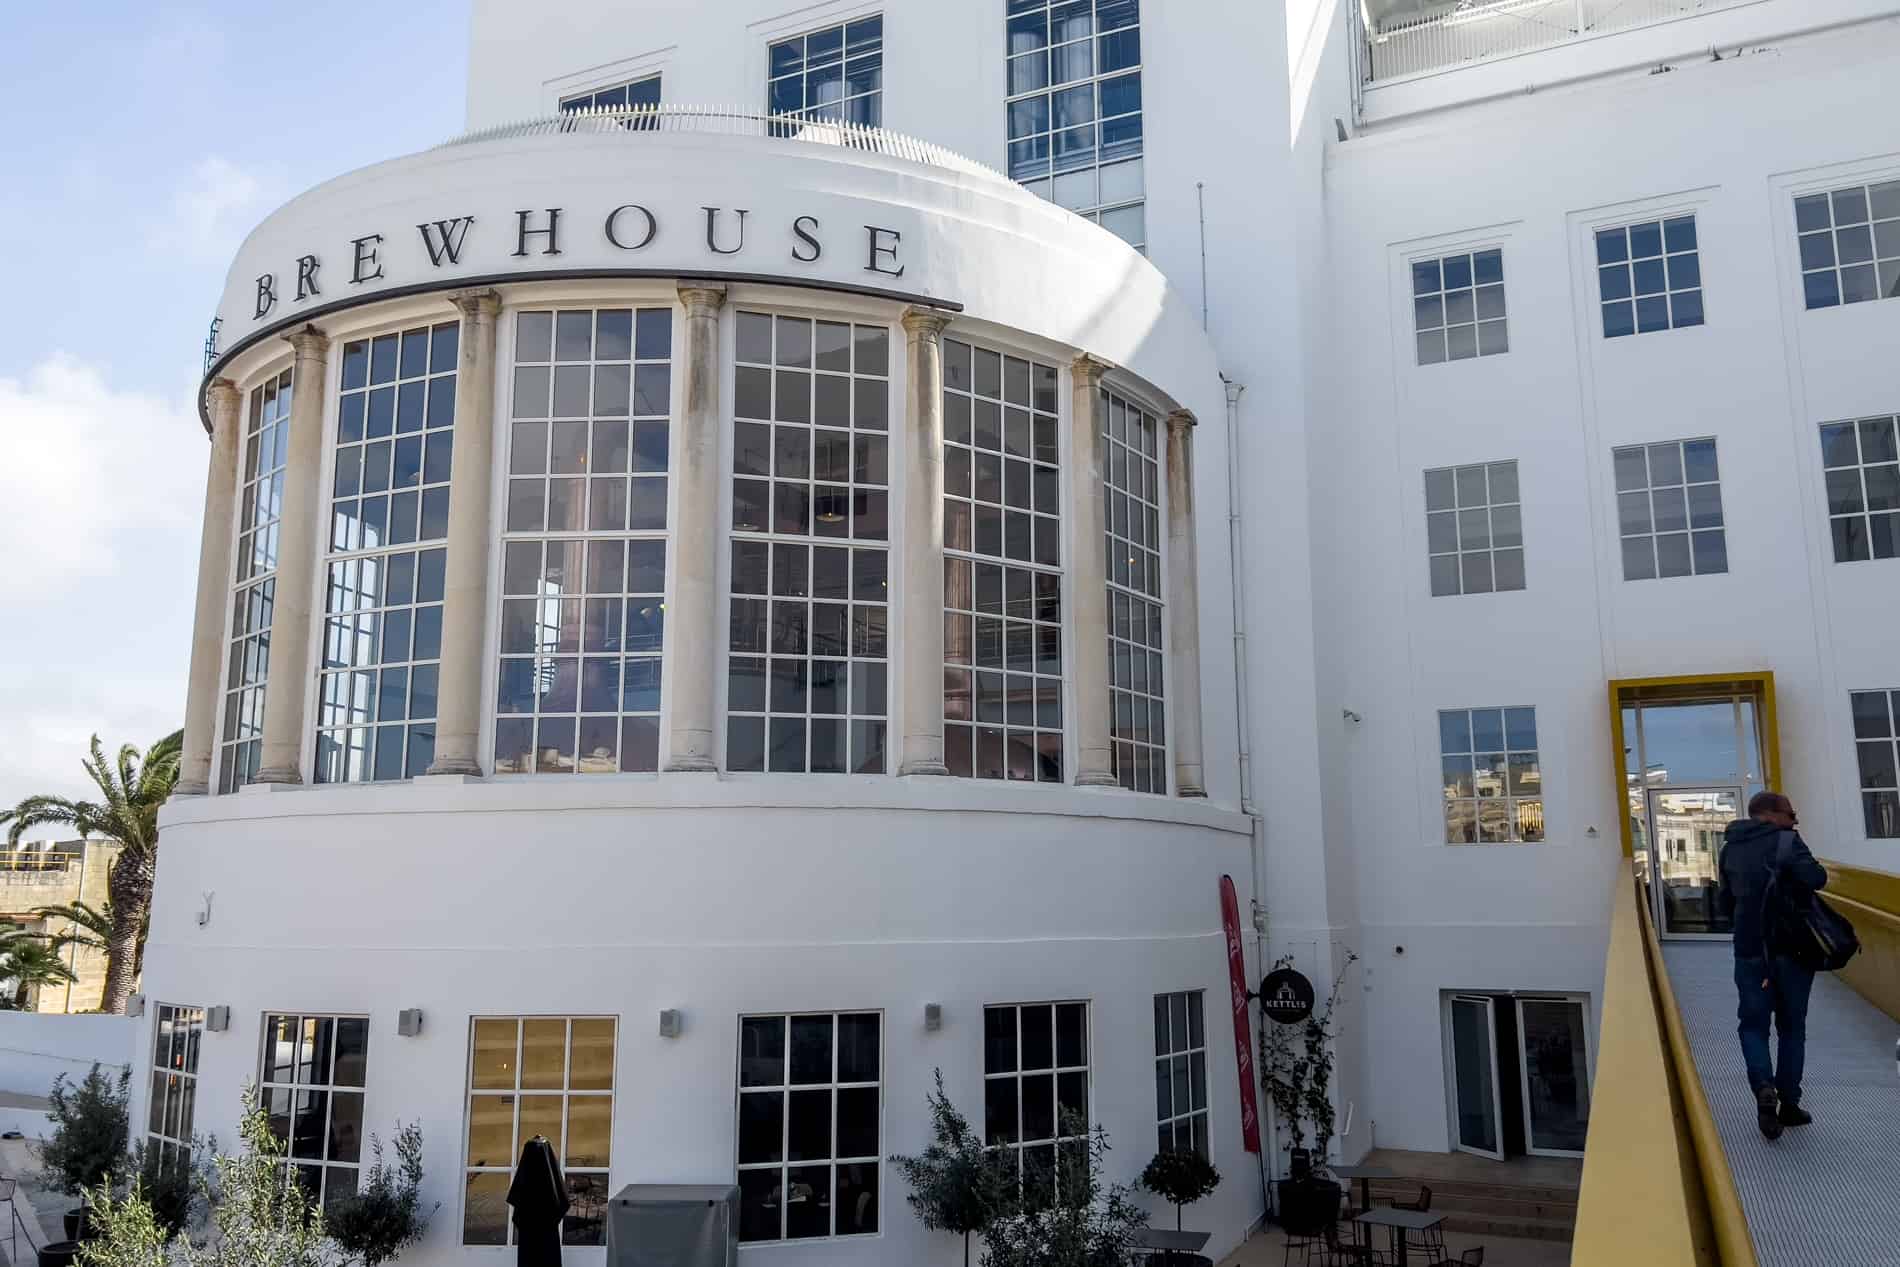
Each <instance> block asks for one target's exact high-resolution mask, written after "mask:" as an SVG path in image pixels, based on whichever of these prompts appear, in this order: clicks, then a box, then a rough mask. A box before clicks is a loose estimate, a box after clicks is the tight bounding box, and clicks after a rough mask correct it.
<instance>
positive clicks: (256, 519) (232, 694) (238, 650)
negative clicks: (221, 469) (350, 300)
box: [218, 370, 291, 792]
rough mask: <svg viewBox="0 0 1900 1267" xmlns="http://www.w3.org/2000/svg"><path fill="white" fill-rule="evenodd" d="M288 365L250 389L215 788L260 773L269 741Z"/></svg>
mask: <svg viewBox="0 0 1900 1267" xmlns="http://www.w3.org/2000/svg"><path fill="white" fill-rule="evenodd" d="M290 397H291V371H289V370H285V371H284V372H283V373H281V374H275V375H272V376H271V377H270V378H269V379H266V380H265V381H264V383H263V384H262V385H261V386H259V387H257V388H254V389H253V390H252V392H251V401H250V409H249V410H248V411H247V412H246V414H245V419H246V422H245V427H244V471H243V481H244V483H243V487H241V488H240V489H239V490H238V525H237V531H238V536H237V571H236V578H235V582H236V583H235V588H234V589H233V591H232V595H231V627H230V629H231V649H230V660H229V664H228V666H227V668H226V670H225V678H224V681H225V695H224V726H223V729H222V732H221V743H220V748H219V752H218V790H219V791H220V792H234V791H236V790H237V789H238V788H240V787H242V786H243V785H245V784H246V783H249V782H250V781H251V780H252V779H254V778H256V777H257V765H258V757H259V755H260V752H261V750H262V747H263V742H264V684H265V681H266V679H268V678H269V677H270V626H271V609H272V607H273V606H274V605H275V603H276V600H277V534H278V520H279V519H280V518H281V517H282V515H283V513H284V465H285V463H286V461H287V460H288V458H289V456H290Z"/></svg>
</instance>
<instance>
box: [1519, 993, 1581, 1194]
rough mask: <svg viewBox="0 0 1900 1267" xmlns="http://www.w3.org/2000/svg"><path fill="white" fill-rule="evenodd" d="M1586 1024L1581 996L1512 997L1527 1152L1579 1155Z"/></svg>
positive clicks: (1549, 1154)
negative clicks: (1513, 999) (1572, 997)
mask: <svg viewBox="0 0 1900 1267" xmlns="http://www.w3.org/2000/svg"><path fill="white" fill-rule="evenodd" d="M1587 1030H1588V1018H1587V1017H1586V1015H1585V1013H1584V1001H1583V1000H1582V999H1566V998H1554V999H1553V998H1522V997H1521V998H1519V999H1518V1000H1517V1036H1518V1044H1519V1054H1520V1055H1521V1056H1522V1058H1523V1059H1522V1062H1521V1065H1520V1067H1521V1068H1522V1069H1523V1071H1524V1078H1523V1092H1524V1143H1525V1149H1526V1151H1528V1152H1532V1153H1537V1154H1540V1155H1544V1156H1555V1157H1581V1156H1583V1139H1584V1135H1585V1133H1586V1132H1587V1130H1588V1129H1589V1125H1590V1053H1589V1047H1588V1038H1587V1036H1586V1033H1587Z"/></svg>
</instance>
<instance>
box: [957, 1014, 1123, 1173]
mask: <svg viewBox="0 0 1900 1267" xmlns="http://www.w3.org/2000/svg"><path fill="white" fill-rule="evenodd" d="M1035 1007H1046V1008H1048V1009H1049V1060H1050V1064H1049V1068H1048V1069H1046V1070H1045V1069H1028V1070H1025V1069H1024V1068H1023V1011H1024V1009H1025V1008H1035ZM1064 1007H1080V1008H1081V1009H1082V1047H1083V1051H1082V1063H1081V1064H1079V1065H1065V1064H1063V1063H1062V1049H1061V1043H1060V1040H1059V1038H1058V1034H1059V1033H1060V1031H1061V1021H1060V1019H1059V1018H1060V1015H1061V1011H1060V1009H1062V1008H1064ZM993 1011H1008V1012H1009V1013H1010V1014H1011V1016H1012V1018H1013V1019H1014V1021H1015V1023H1016V1067H1015V1068H1014V1069H1011V1070H1005V1071H1001V1072H997V1073H992V1072H990V1069H989V1052H988V1049H987V1042H988V1033H989V1014H990V1013H991V1012H993ZM1095 1037H1096V1036H1095V1007H1094V1003H1093V1002H1092V1001H1091V1000H1089V999H1078V998H1068V999H1051V1000H1038V999H1030V1000H1027V1001H1025V1002H1020V1003H985V1004H984V1005H983V1033H982V1034H980V1035H979V1036H978V1042H980V1043H984V1044H986V1046H985V1047H984V1049H983V1050H982V1051H981V1052H980V1053H979V1062H980V1065H981V1068H982V1070H983V1108H982V1112H983V1123H984V1125H983V1127H982V1135H983V1141H984V1143H985V1145H986V1146H988V1147H991V1148H1001V1149H1007V1150H1008V1151H1010V1152H1012V1153H1014V1154H1015V1157H1014V1161H1015V1166H1016V1178H1017V1183H1018V1184H1019V1185H1020V1184H1022V1183H1023V1182H1025V1181H1026V1179H1027V1178H1028V1176H1027V1173H1026V1169H1025V1167H1026V1165H1027V1162H1026V1161H1025V1154H1026V1153H1027V1152H1028V1150H1029V1149H1031V1148H1040V1147H1043V1146H1045V1145H1046V1146H1048V1147H1049V1148H1050V1150H1051V1153H1052V1156H1053V1157H1054V1158H1055V1159H1056V1170H1055V1174H1056V1176H1057V1177H1058V1178H1059V1176H1060V1172H1061V1157H1062V1152H1063V1148H1064V1146H1065V1145H1066V1146H1068V1147H1069V1148H1072V1149H1081V1150H1086V1149H1087V1148H1088V1146H1089V1134H1088V1132H1089V1131H1091V1130H1093V1129H1094V1126H1095V1084H1096V1074H1095V1069H1094V1063H1093V1062H1094V1058H1095V1051H1096V1041H1095ZM1077 1073H1079V1074H1081V1075H1082V1076H1083V1078H1084V1079H1085V1088H1086V1090H1085V1093H1084V1096H1085V1104H1084V1115H1085V1117H1086V1119H1087V1120H1086V1121H1085V1123H1084V1125H1083V1133H1082V1134H1080V1135H1065V1134H1063V1133H1062V1075H1063V1074H1077ZM1044 1074H1047V1075H1048V1077H1049V1083H1050V1094H1051V1099H1050V1113H1051V1115H1052V1116H1051V1128H1050V1129H1051V1130H1052V1132H1053V1134H1050V1135H1047V1136H1042V1135H1039V1136H1037V1137H1036V1138H1035V1139H1026V1138H1024V1137H1023V1130H1024V1127H1023V1079H1024V1078H1025V1077H1040V1076H1042V1075H1044ZM1004 1081H1013V1082H1014V1083H1015V1084H1016V1131H1017V1134H1016V1137H1015V1138H1013V1139H1009V1140H1004V1141H1000V1142H994V1143H992V1142H991V1140H990V1138H989V1085H990V1083H992V1082H1004Z"/></svg>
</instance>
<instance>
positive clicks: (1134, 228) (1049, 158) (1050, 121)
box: [1005, 0, 1148, 248]
mask: <svg viewBox="0 0 1900 1267" xmlns="http://www.w3.org/2000/svg"><path fill="white" fill-rule="evenodd" d="M1007 5H1008V7H1007V11H1006V13H1005V21H1006V22H1007V23H1008V38H1009V51H1008V57H1009V67H1008V73H1009V89H1008V91H1009V100H1008V105H1007V110H1008V113H1009V174H1010V177H1011V178H1012V179H1014V180H1019V181H1021V182H1023V184H1024V185H1026V186H1028V187H1029V188H1030V189H1031V190H1033V191H1034V192H1036V193H1037V194H1040V195H1041V196H1043V197H1045V198H1048V199H1051V200H1052V201H1054V202H1055V203H1056V204H1057V205H1059V206H1063V207H1067V208H1068V209H1069V210H1071V211H1074V212H1077V213H1079V214H1081V215H1084V216H1087V217H1088V218H1089V219H1091V220H1094V221H1096V222H1097V223H1099V224H1100V225H1101V226H1102V227H1103V228H1105V229H1107V230H1108V231H1109V232H1111V233H1113V234H1115V235H1116V236H1117V237H1119V238H1121V239H1122V240H1124V241H1126V242H1127V243H1128V244H1129V245H1131V246H1134V247H1137V248H1139V247H1142V246H1144V245H1145V244H1146V243H1147V240H1148V231H1147V222H1146V215H1145V212H1144V209H1143V204H1142V194H1143V184H1142V158H1141V154H1142V124H1141V118H1142V111H1141V27H1140V21H1141V11H1140V5H1139V3H1138V0H1007Z"/></svg>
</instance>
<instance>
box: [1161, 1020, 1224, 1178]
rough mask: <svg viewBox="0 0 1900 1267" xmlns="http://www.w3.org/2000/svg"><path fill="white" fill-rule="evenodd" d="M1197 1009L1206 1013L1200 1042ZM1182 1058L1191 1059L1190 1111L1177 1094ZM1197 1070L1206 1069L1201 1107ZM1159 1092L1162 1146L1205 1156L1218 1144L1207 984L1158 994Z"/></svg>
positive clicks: (1189, 1078) (1188, 1082) (1199, 1071)
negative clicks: (1178, 1005) (1164, 1098)
mask: <svg viewBox="0 0 1900 1267" xmlns="http://www.w3.org/2000/svg"><path fill="white" fill-rule="evenodd" d="M1176 999H1180V1000H1182V1012H1181V1014H1180V1015H1179V1016H1178V1017H1177V1016H1176V1015H1175V1011H1174V1001H1175V1000H1176ZM1197 1011H1198V1012H1199V1014H1200V1018H1201V1041H1200V1043H1199V1045H1196V1044H1195V1042H1194V1017H1195V1013H1196V1012H1197ZM1177 1021H1178V1022H1179V1031H1180V1032H1178V1033H1177V1032H1176V1027H1177V1026H1176V1023H1177ZM1181 1060H1185V1061H1186V1062H1187V1063H1186V1066H1185V1067H1186V1070H1187V1083H1186V1094H1187V1101H1188V1107H1187V1110H1186V1112H1183V1111H1182V1110H1181V1104H1180V1101H1179V1100H1178V1099H1176V1096H1177V1094H1178V1093H1179V1089H1178V1088H1177V1086H1176V1085H1175V1082H1174V1069H1175V1062H1176V1061H1181ZM1196 1072H1198V1073H1199V1074H1200V1084H1199V1090H1200V1097H1199V1098H1200V1104H1199V1106H1198V1107H1197V1106H1196V1105H1195V1103H1194V1101H1195V1094H1194V1093H1195V1089H1196V1088H1195V1081H1194V1076H1195V1074H1196ZM1164 1074H1165V1076H1166V1077H1167V1079H1168V1088H1169V1090H1168V1100H1169V1104H1168V1108H1169V1111H1168V1112H1166V1113H1163V1112H1162V1111H1161V1107H1162V1106H1161V1103H1160V1098H1159V1097H1160V1091H1161V1079H1162V1077H1163V1076H1164ZM1155 1094H1156V1102H1155V1126H1156V1132H1157V1133H1156V1147H1157V1148H1158V1149H1167V1148H1169V1147H1170V1146H1172V1147H1173V1148H1174V1149H1175V1150H1177V1151H1191V1152H1195V1153H1198V1154H1200V1156H1202V1157H1203V1158H1206V1157H1208V1156H1209V1155H1210V1150H1211V1148H1212V1146H1213V1131H1212V1129H1211V1127H1210V1121H1211V1113H1210V1110H1209V1108H1208V1093H1207V991H1206V990H1173V991H1168V992H1165V993H1162V994H1157V995H1155ZM1184 1127H1185V1128H1186V1130H1187V1132H1188V1136H1189V1143H1190V1147H1189V1148H1188V1149H1185V1150H1184V1149H1182V1148H1181V1142H1180V1134H1179V1132H1180V1131H1181V1130H1182V1129H1183V1128H1184ZM1197 1127H1198V1128H1199V1129H1198V1133H1197V1131H1196V1128H1197ZM1168 1139H1171V1140H1172V1144H1171V1145H1170V1144H1169V1143H1166V1142H1163V1141H1164V1140H1168Z"/></svg>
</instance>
